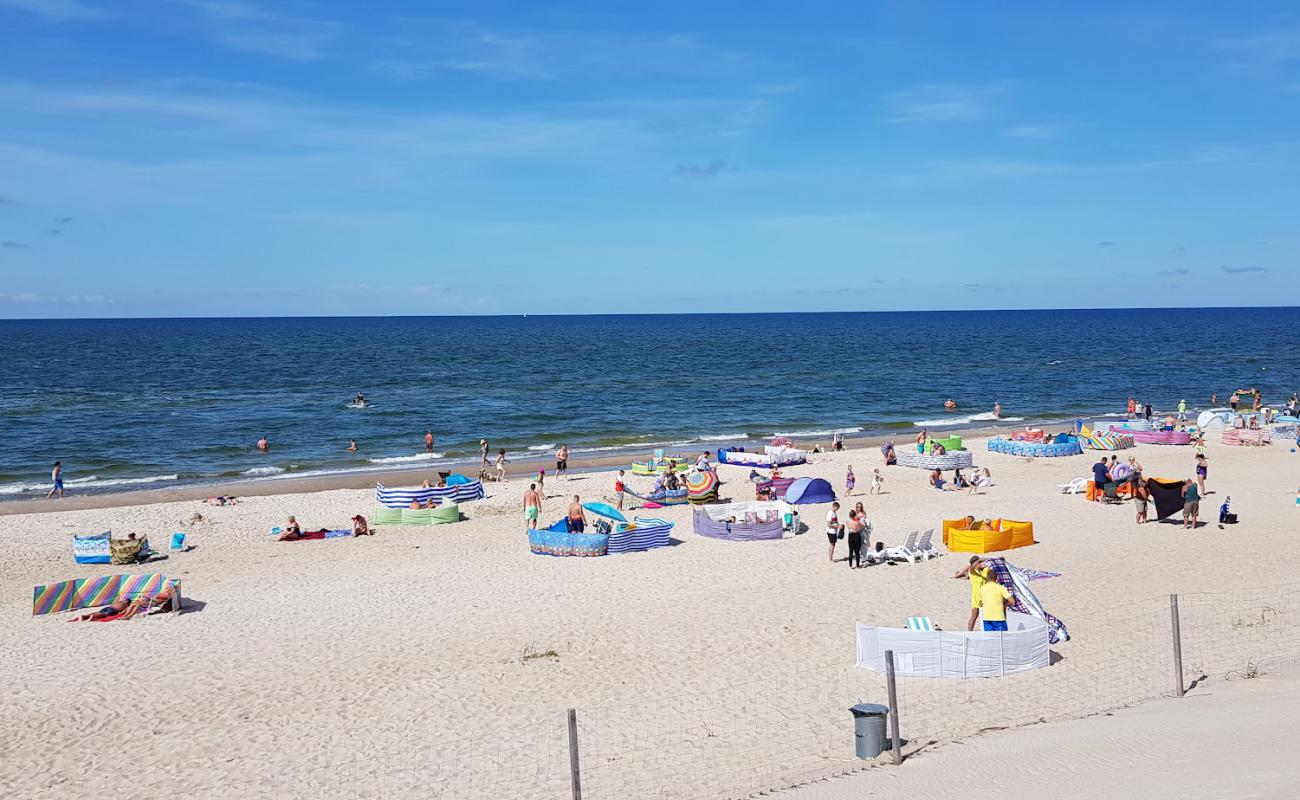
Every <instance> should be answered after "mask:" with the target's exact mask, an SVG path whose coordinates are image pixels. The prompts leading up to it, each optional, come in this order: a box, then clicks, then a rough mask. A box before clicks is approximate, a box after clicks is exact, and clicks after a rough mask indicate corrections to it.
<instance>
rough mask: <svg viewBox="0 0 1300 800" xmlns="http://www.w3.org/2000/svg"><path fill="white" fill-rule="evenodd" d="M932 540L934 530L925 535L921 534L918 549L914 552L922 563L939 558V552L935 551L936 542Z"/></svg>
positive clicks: (931, 529)
mask: <svg viewBox="0 0 1300 800" xmlns="http://www.w3.org/2000/svg"><path fill="white" fill-rule="evenodd" d="M932 539H934V528H930V529H929V530H927V531H926V532H925V533H923V534H921V538H920V539H919V540H918V541H917V543H916V549H915V550H913V552H914V553H916V555H917V556H918V557H919V558H920V559H921V560H922V561H924V560H926V559H927V558H938V557H939V551H938V550H936V549H935V547H934V542H933V541H931V540H932Z"/></svg>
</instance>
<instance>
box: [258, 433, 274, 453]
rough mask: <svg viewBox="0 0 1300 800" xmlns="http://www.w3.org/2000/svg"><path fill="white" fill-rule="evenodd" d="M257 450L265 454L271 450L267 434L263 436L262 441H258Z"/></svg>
mask: <svg viewBox="0 0 1300 800" xmlns="http://www.w3.org/2000/svg"><path fill="white" fill-rule="evenodd" d="M257 449H258V450H260V451H261V452H263V453H265V452H267V451H268V450H270V449H271V443H270V442H269V441H268V440H267V438H266V434H265V433H264V434H262V438H261V439H258V440H257Z"/></svg>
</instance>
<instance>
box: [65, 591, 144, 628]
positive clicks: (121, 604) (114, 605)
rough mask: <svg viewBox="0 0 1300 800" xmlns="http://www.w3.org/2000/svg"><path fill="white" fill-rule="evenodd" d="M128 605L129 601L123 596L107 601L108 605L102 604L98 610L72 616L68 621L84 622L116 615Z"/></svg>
mask: <svg viewBox="0 0 1300 800" xmlns="http://www.w3.org/2000/svg"><path fill="white" fill-rule="evenodd" d="M129 605H131V601H130V600H129V599H127V598H125V597H123V598H120V599H118V600H114V601H113V602H111V603H109V604H108V605H106V606H104V607H103V608H101V609H99V610H98V611H92V612H91V613H89V614H82V615H81V616H79V617H73V618H72V620H70V621H71V622H85V621H87V620H94V619H104V618H106V617H116V616H118V615H120V614H121V613H122V612H123V611H126V607H127V606H129Z"/></svg>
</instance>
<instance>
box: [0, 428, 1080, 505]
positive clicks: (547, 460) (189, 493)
mask: <svg viewBox="0 0 1300 800" xmlns="http://www.w3.org/2000/svg"><path fill="white" fill-rule="evenodd" d="M1084 419H1089V418H1087V417H1084ZM1054 424H1062V423H1061V422H1059V421H1054V420H1030V419H1025V420H1023V421H1017V422H1014V423H1006V424H1003V425H981V426H980V427H960V426H944V427H943V428H938V429H937V430H936V429H931V433H945V432H946V433H948V434H950V435H951V434H960V435H961V436H962V438H980V437H988V436H994V435H996V434H998V433H999V432H1005V431H1007V430H1011V429H1018V428H1023V427H1027V426H1028V427H1033V426H1045V425H1054ZM915 430H917V431H919V430H920V429H919V428H917V429H915ZM908 433H909V436H908V437H906V439H904V438H902V437H898V436H896V435H893V434H869V433H862V434H845V435H844V449H845V451H846V452H848V451H853V450H867V449H874V448H879V447H880V446H881V445H883V444H885V443H886V442H889V441H894V442H896V443H897V442H902V441H910V440H911V435H910V434H911V432H908ZM697 444H698V443H697ZM707 444H708V445H709V447H708V451H709V453H710V456H713V455H714V454H715V453H716V451H717V450H718V449H719V448H723V447H731V446H737V445H743V446H746V447H752V446H754V445H759V446H761V445H762V444H763V443H762V442H756V441H754V440H747V439H736V440H733V441H729V442H726V441H723V442H708V443H707ZM796 444H798V445H801V446H802V445H806V446H807V447H808V449H810V450H811V448H812V447H813V446H815V445H819V444H824V447H823V450H826V449H828V448H829V445H830V441H829V440H827V441H825V442H824V443H823V441H822V440H821V439H820V438H810V439H807V440H796ZM703 449H704V448H700V450H703ZM682 450H683V451H684V452H683V454H684V455H687V456H694V455H695V454H696V453H697V452H698V451H697V450H692V449H687V448H682ZM651 455H652V449H638V448H636V447H635V446H630V447H629V448H628V449H627V450H624V451H618V452H613V453H609V454H607V455H594V454H593V455H585V456H583V455H578V456H571V457H570V458H569V464H570V469H569V471H570V472H573V473H590V472H605V471H613V470H615V469H618V468H619V467H620V466H622V467H628V466H629V465H630V464H631V462H632V461H633V460H634V459H640V458H649V457H650V456H651ZM480 463H481V462H480V461H478V460H477V459H473V460H467V461H452V462H446V463H441V464H438V465H436V466H432V467H401V468H396V469H388V470H378V469H376V470H356V471H351V472H346V471H340V472H331V473H325V474H319V475H303V476H301V477H279V476H277V477H273V478H268V477H260V478H243V479H240V478H230V479H225V480H221V479H218V480H214V481H212V482H195V483H189V484H184V485H180V486H169V487H161V488H145V489H120V490H117V491H112V490H109V491H102V492H89V493H86V494H72V495H70V496H67V497H64V498H61V499H47V498H45V497H28V498H21V499H18V498H15V499H0V517H3V516H9V515H14V514H44V513H50V512H55V511H83V510H88V509H97V508H122V507H124V506H136V505H152V504H154V503H172V502H181V501H188V500H205V499H207V498H209V497H216V496H218V495H233V496H236V497H270V496H274V495H281V494H303V493H313V492H328V491H333V490H335V489H370V488H374V485H375V484H376V483H383V484H386V485H391V486H404V485H410V483H411V482H419V481H421V480H423V479H424V477H428V476H434V475H437V474H438V472H439V471H446V470H450V471H452V472H456V471H458V470H463V471H464V472H463V473H462V474H471V473H475V474H476V473H477V471H478V469H479V465H480ZM542 464H546V465H549V466H547V473H548V477H549V475H550V474H551V473H552V472H553V469H552V468H553V466H554V462H553V458H552V455H551V454H550V453H546V454H537V455H527V456H524V457H522V458H518V459H512V460H511V462H510V467H509V468H508V469H507V471H506V480H507V481H510V480H518V479H520V478H521V477H524V476H527V475H531V474H533V472H535V470H536V468H537V466H538V465H542ZM524 465H530V466H531V469H527V470H523V469H521V467H522V466H524ZM488 485H489V486H491V485H492V484H491V483H489V484H488Z"/></svg>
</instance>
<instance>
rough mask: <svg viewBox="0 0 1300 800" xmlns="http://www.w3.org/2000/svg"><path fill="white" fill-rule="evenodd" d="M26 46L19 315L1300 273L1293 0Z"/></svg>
mask: <svg viewBox="0 0 1300 800" xmlns="http://www.w3.org/2000/svg"><path fill="white" fill-rule="evenodd" d="M542 6H545V7H542ZM0 52H3V53H4V57H3V58H0V317H4V318H34V317H139V316H278V315H288V316H311V315H340V314H366V315H370V314H378V315H385V314H430V315H442V314H524V313H532V314H546V313H552V314H554V313H579V314H580V313H654V312H714V311H716V312H733V311H783V310H789V311H817V310H830V311H856V310H890V309H962V308H1006V309H1013V308H1059V307H1089V308H1092V307H1157V306H1158V307H1164V306H1172V307H1178V306H1215V305H1227V306H1240V305H1294V304H1295V303H1296V300H1295V296H1294V293H1293V292H1277V291H1276V289H1275V287H1277V286H1279V285H1292V286H1293V285H1294V281H1295V277H1296V275H1297V269H1296V261H1297V258H1296V255H1297V253H1300V226H1297V225H1296V220H1297V218H1298V217H1300V214H1298V213H1297V212H1298V211H1300V5H1297V4H1295V3H1292V2H1275V3H1258V2H1243V3H1233V4H1222V3H1209V2H1176V3H1175V2H1170V3H1158V2H1153V3H1141V4H1137V3H1131V2H1114V3H1111V2H1097V3H1078V2H1068V3H1067V2H1042V3H1034V4H1014V5H999V4H984V3H970V2H951V3H939V2H927V1H926V0H907V1H906V2H840V3H830V2H827V3H819V2H805V3H799V4H789V3H774V2H772V3H768V2H753V0H750V1H749V2H713V3H699V2H689V3H685V2H674V1H673V0H665V1H664V2H657V3H653V4H648V3H647V4H623V3H608V2H593V3H547V4H539V3H525V2H518V3H504V2H493V1H492V0H481V1H480V2H474V3H464V4H461V3H454V2H446V3H427V2H398V1H396V0H394V1H393V2H375V3H357V2H324V0H319V1H317V2H312V1H311V0H276V2H270V0H112V1H111V2H110V1H109V0H0Z"/></svg>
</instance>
